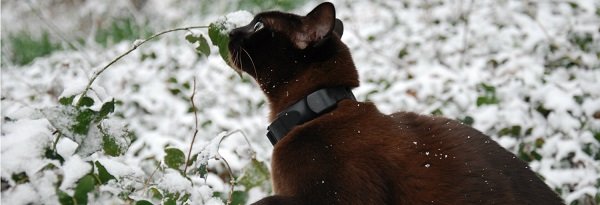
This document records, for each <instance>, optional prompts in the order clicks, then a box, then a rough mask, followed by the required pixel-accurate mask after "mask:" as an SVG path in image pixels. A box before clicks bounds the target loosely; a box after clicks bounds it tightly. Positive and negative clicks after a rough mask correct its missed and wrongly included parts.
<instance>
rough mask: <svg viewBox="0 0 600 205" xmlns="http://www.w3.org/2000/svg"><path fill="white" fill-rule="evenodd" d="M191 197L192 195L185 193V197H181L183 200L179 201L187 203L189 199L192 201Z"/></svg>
mask: <svg viewBox="0 0 600 205" xmlns="http://www.w3.org/2000/svg"><path fill="white" fill-rule="evenodd" d="M190 196H191V194H190V193H185V194H184V195H183V196H181V198H180V199H179V201H181V202H186V201H187V200H188V199H190Z"/></svg>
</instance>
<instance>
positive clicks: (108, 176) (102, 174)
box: [94, 161, 116, 184]
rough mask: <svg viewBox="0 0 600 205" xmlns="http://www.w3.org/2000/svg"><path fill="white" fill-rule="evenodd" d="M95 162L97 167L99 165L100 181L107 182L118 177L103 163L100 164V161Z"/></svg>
mask: <svg viewBox="0 0 600 205" xmlns="http://www.w3.org/2000/svg"><path fill="white" fill-rule="evenodd" d="M94 164H96V167H98V178H100V182H101V183H102V184H106V182H108V181H109V180H111V179H116V178H115V177H114V176H113V175H111V174H110V173H109V172H108V170H106V168H105V167H104V166H103V165H102V164H100V162H98V161H96V162H95V163H94Z"/></svg>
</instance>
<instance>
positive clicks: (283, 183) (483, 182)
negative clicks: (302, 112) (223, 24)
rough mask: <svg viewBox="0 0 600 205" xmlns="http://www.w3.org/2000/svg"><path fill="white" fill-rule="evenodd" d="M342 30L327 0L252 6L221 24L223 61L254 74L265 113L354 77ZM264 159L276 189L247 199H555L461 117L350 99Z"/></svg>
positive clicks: (301, 201) (497, 201) (401, 201)
mask: <svg viewBox="0 0 600 205" xmlns="http://www.w3.org/2000/svg"><path fill="white" fill-rule="evenodd" d="M261 24H262V25H261ZM342 32H343V26H342V23H341V21H339V20H336V18H335V9H334V6H333V5H332V4H331V3H323V4H321V5H319V6H317V7H316V8H315V9H314V10H313V11H311V12H310V13H309V14H307V15H306V16H298V15H294V14H288V13H282V12H264V13H260V14H258V15H256V17H255V18H254V20H253V21H252V22H251V23H250V24H249V25H247V26H244V27H240V28H237V29H235V30H233V31H231V32H230V38H231V41H230V44H229V49H230V52H231V53H230V54H231V62H232V64H233V65H234V66H235V67H236V69H238V70H239V71H243V72H246V73H248V74H249V75H251V76H252V77H253V78H254V79H255V80H256V81H257V82H258V84H259V85H260V87H261V89H262V90H263V91H264V93H265V95H266V96H267V98H268V100H269V105H270V108H271V120H272V119H274V118H275V116H276V114H277V113H279V112H281V111H282V110H284V109H285V108H286V107H288V106H290V105H291V104H293V103H295V102H296V101H298V100H300V99H302V98H303V97H304V96H306V95H308V94H309V93H311V92H314V91H316V90H318V89H321V88H327V87H338V86H345V87H351V88H352V87H357V86H358V84H359V83H358V74H357V71H356V68H355V66H354V63H353V61H352V57H351V56H350V52H349V50H348V48H347V47H346V45H344V43H342V42H341V41H340V36H341V34H342ZM373 55H376V54H373ZM265 140H266V138H265ZM271 166H272V182H273V188H274V192H275V194H276V195H274V196H270V197H266V198H264V199H262V200H260V201H258V202H256V203H255V204H409V205H411V204H545V205H550V204H562V202H561V199H560V198H559V197H558V196H557V195H556V194H555V193H554V192H553V191H552V190H550V189H549V188H548V187H547V186H546V184H544V182H542V181H541V180H540V179H539V178H538V177H537V176H536V174H535V173H534V172H532V171H531V170H530V169H529V167H528V166H527V164H526V163H524V162H522V161H521V160H519V159H517V158H516V157H515V155H513V154H511V153H510V152H508V151H506V150H505V149H504V148H502V147H500V146H499V145H498V144H497V143H496V142H494V141H493V140H491V139H490V138H489V137H488V136H486V135H484V134H482V133H481V132H479V131H477V130H475V129H473V128H471V127H469V126H466V125H463V124H461V123H459V122H456V121H454V120H449V119H446V118H443V117H434V116H424V115H418V114H415V113H410V112H400V113H394V114H391V115H385V114H382V113H381V112H379V111H378V110H377V108H376V107H375V105H373V104H372V103H369V102H357V101H354V100H350V99H346V100H342V101H340V102H339V103H338V104H337V107H336V108H335V109H333V110H332V111H330V112H328V113H325V114H323V115H321V116H319V117H317V118H316V119H313V120H311V121H308V122H306V123H304V124H302V125H299V126H297V127H295V128H294V129H293V130H291V131H290V132H289V133H288V134H287V135H286V136H285V137H284V138H283V139H282V140H281V141H279V142H278V143H277V144H276V145H275V147H274V150H273V158H272V164H271Z"/></svg>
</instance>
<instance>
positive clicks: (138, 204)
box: [135, 200, 154, 205]
mask: <svg viewBox="0 0 600 205" xmlns="http://www.w3.org/2000/svg"><path fill="white" fill-rule="evenodd" d="M135 205H154V204H152V203H151V202H149V201H146V200H140V201H137V202H135Z"/></svg>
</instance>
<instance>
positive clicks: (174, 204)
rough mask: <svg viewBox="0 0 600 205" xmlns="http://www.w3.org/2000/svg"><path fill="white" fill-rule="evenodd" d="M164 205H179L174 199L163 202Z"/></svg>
mask: <svg viewBox="0 0 600 205" xmlns="http://www.w3.org/2000/svg"><path fill="white" fill-rule="evenodd" d="M163 204H164V205H177V200H176V199H174V198H167V200H165V201H164V202H163Z"/></svg>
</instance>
